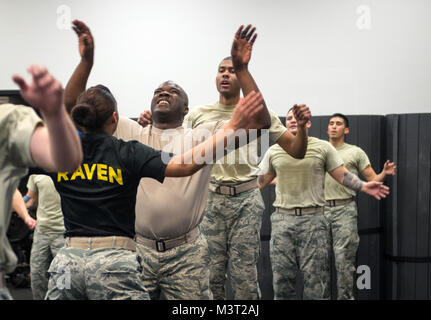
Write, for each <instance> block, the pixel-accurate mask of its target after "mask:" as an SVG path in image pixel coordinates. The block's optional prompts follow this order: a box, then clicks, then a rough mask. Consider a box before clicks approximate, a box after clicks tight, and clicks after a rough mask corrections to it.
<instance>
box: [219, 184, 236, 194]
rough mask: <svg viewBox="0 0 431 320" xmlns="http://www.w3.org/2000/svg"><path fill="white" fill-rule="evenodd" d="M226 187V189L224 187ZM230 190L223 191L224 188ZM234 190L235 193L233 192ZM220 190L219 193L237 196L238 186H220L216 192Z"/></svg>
mask: <svg viewBox="0 0 431 320" xmlns="http://www.w3.org/2000/svg"><path fill="white" fill-rule="evenodd" d="M222 188H224V189H222ZM226 189H227V190H228V191H227V192H226V193H223V191H222V190H226ZM232 190H233V193H232ZM217 191H218V193H220V194H229V195H230V196H236V188H235V187H231V186H218V187H217V189H216V192H217Z"/></svg>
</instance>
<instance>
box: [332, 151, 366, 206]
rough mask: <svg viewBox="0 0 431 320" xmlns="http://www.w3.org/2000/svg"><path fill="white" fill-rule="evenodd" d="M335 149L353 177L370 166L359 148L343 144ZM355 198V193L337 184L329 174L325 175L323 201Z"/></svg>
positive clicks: (363, 152)
mask: <svg viewBox="0 0 431 320" xmlns="http://www.w3.org/2000/svg"><path fill="white" fill-rule="evenodd" d="M335 149H336V150H337V151H338V154H339V155H340V157H341V159H342V160H343V162H344V166H345V167H346V169H347V170H349V171H350V172H351V173H354V174H355V175H358V174H359V173H360V172H362V171H363V170H364V169H365V168H366V167H368V166H369V165H370V159H368V156H367V154H366V153H365V151H364V150H362V149H361V148H359V147H357V146H354V145H351V144H348V143H343V144H342V145H339V146H336V147H335ZM354 196H356V192H355V191H354V190H351V189H349V188H346V187H345V186H343V185H341V184H339V183H338V182H337V181H336V180H335V179H334V178H332V177H331V176H330V175H329V174H326V178H325V199H326V200H336V199H347V198H351V197H354Z"/></svg>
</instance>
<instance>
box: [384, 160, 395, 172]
mask: <svg viewBox="0 0 431 320" xmlns="http://www.w3.org/2000/svg"><path fill="white" fill-rule="evenodd" d="M383 173H384V174H385V175H392V176H394V175H395V174H396V173H397V166H396V165H395V163H393V162H390V161H389V160H386V162H385V164H384V165H383Z"/></svg>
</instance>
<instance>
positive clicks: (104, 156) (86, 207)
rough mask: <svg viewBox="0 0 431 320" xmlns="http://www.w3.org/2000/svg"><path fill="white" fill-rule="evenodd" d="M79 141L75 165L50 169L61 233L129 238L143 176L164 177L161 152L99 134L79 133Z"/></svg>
mask: <svg viewBox="0 0 431 320" xmlns="http://www.w3.org/2000/svg"><path fill="white" fill-rule="evenodd" d="M81 142H82V149H83V155H84V159H83V161H82V163H81V165H80V167H79V168H78V169H77V170H76V171H75V172H74V173H67V172H66V173H50V174H49V175H50V176H51V178H52V180H53V181H54V184H55V187H56V189H57V191H58V193H59V194H60V196H61V207H62V210H63V215H64V225H65V227H66V233H65V236H66V237H97V236H126V237H131V238H133V237H134V235H135V204H136V192H137V188H138V185H139V182H140V180H141V178H143V177H149V178H154V179H156V180H158V181H159V182H160V183H162V182H163V180H164V178H165V169H166V166H167V163H166V164H165V163H163V161H162V151H157V150H154V149H153V148H151V147H148V146H146V145H144V144H141V143H139V142H137V141H128V142H125V141H123V140H119V139H117V138H115V137H112V136H110V135H107V134H103V133H93V134H83V135H81ZM167 156H168V157H164V159H167V158H169V157H170V156H171V155H170V154H169V155H167Z"/></svg>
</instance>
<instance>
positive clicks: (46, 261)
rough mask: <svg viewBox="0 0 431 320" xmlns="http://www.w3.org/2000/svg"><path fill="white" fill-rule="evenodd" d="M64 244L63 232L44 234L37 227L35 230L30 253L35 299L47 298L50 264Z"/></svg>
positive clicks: (32, 288)
mask: <svg viewBox="0 0 431 320" xmlns="http://www.w3.org/2000/svg"><path fill="white" fill-rule="evenodd" d="M63 246H64V235H63V233H53V234H43V233H41V232H40V231H38V229H37V228H36V230H35V231H34V234H33V245H32V247H31V254H30V277H31V291H32V292H33V299H34V300H43V299H44V298H45V295H46V292H47V290H48V277H49V274H48V269H49V266H50V264H51V261H52V259H54V257H55V255H56V254H57V252H58V251H59V250H60V249H61V248H62V247H63Z"/></svg>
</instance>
